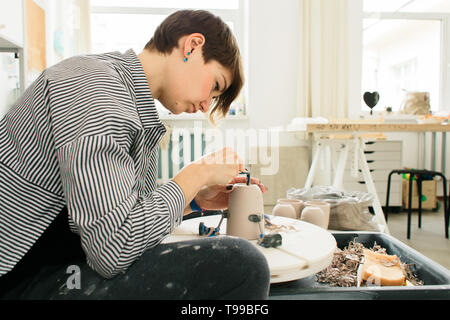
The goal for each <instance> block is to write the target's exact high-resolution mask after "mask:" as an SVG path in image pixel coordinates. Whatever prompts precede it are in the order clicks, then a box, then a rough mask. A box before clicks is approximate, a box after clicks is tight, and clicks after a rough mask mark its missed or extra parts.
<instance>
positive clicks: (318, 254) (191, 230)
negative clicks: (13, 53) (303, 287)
mask: <svg viewBox="0 0 450 320" xmlns="http://www.w3.org/2000/svg"><path fill="white" fill-rule="evenodd" d="M269 217H270V219H271V222H272V223H273V224H275V225H282V226H288V227H290V229H291V230H285V231H277V232H279V233H280V234H281V236H282V238H283V241H282V245H281V246H280V247H278V248H263V247H261V246H260V245H258V244H257V243H256V240H252V241H250V242H252V243H253V244H254V245H255V247H256V248H258V249H259V250H260V251H261V252H262V253H263V254H264V256H265V257H266V259H267V262H268V264H269V269H270V283H278V282H285V281H292V280H297V279H301V278H305V277H308V276H310V275H313V274H315V273H317V272H319V271H321V270H323V269H325V268H326V267H327V266H328V265H329V264H330V263H331V260H332V259H333V253H334V250H335V249H336V240H335V238H334V237H333V235H332V234H331V233H330V232H328V231H327V230H325V229H322V228H320V227H317V226H315V225H313V224H310V223H308V222H304V221H301V220H295V219H289V218H285V217H278V216H276V217H274V216H269ZM220 218H221V216H220V215H214V216H207V217H199V218H194V219H189V220H185V221H183V222H182V223H181V225H179V226H178V227H177V228H175V230H174V231H173V232H172V234H171V235H170V236H169V237H167V238H166V239H164V241H163V243H170V242H179V241H185V240H191V239H198V238H200V237H201V236H199V235H198V226H199V224H200V222H203V223H204V224H205V225H207V226H209V227H216V226H217V225H218V224H219V221H220ZM226 223H227V219H224V221H223V222H222V225H221V227H220V232H221V234H222V235H225V234H226V230H227V228H226ZM285 229H287V228H285ZM268 231H269V230H266V231H265V232H266V233H268ZM202 237H204V236H202Z"/></svg>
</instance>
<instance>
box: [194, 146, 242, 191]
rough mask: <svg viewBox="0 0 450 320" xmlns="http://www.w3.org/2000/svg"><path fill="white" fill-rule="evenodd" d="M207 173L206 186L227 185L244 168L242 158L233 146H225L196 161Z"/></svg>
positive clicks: (195, 163)
mask: <svg viewBox="0 0 450 320" xmlns="http://www.w3.org/2000/svg"><path fill="white" fill-rule="evenodd" d="M194 165H200V166H199V167H200V168H201V170H203V171H204V172H205V173H206V176H207V181H205V185H206V186H214V185H225V184H227V183H228V182H229V181H230V180H232V179H233V177H236V176H237V175H238V174H239V172H240V171H243V170H244V165H243V162H242V160H241V158H240V157H239V156H238V155H237V153H236V152H234V151H233V149H231V148H223V149H222V150H219V151H217V152H213V153H210V154H207V155H205V156H203V157H201V158H200V159H199V160H197V161H195V162H194Z"/></svg>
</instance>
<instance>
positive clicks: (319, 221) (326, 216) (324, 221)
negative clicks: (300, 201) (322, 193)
mask: <svg viewBox="0 0 450 320" xmlns="http://www.w3.org/2000/svg"><path fill="white" fill-rule="evenodd" d="M309 207H313V208H318V209H320V210H321V211H322V214H317V217H312V214H313V212H317V210H315V209H314V210H310V212H308V213H307V214H306V215H305V216H304V212H305V210H306V209H307V208H309ZM301 220H305V221H308V220H310V221H308V222H311V223H313V224H315V225H318V226H320V227H322V228H324V229H328V223H329V221H330V204H329V203H327V202H325V201H319V200H309V201H306V202H305V208H304V209H303V211H302V215H301ZM313 221H314V222H313Z"/></svg>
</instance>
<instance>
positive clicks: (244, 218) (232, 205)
mask: <svg viewBox="0 0 450 320" xmlns="http://www.w3.org/2000/svg"><path fill="white" fill-rule="evenodd" d="M250 215H257V216H259V217H260V221H259V222H253V221H251V220H250V219H249V216H250ZM252 220H254V219H252ZM258 225H259V226H258ZM261 233H264V202H263V196H262V192H261V189H260V188H259V187H258V185H256V184H250V185H247V184H245V183H236V184H235V185H234V187H233V191H232V192H231V193H230V198H229V200H228V218H227V235H229V236H236V237H241V238H244V239H247V240H257V239H259V235H260V234H261Z"/></svg>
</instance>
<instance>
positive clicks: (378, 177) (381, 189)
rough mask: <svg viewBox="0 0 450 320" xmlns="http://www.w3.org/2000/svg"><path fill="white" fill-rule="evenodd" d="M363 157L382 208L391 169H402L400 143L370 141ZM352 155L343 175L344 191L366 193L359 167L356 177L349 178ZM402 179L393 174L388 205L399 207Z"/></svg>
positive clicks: (384, 203) (349, 156) (348, 159)
mask: <svg viewBox="0 0 450 320" xmlns="http://www.w3.org/2000/svg"><path fill="white" fill-rule="evenodd" d="M364 153H365V156H366V159H367V162H368V167H369V169H370V171H371V176H372V180H373V182H374V184H375V188H376V190H377V194H378V198H379V200H380V203H381V205H382V206H384V205H386V192H387V179H388V176H389V173H390V172H391V171H392V170H393V169H400V168H402V141H370V142H367V143H366V149H365V152H364ZM352 160H353V159H352V154H351V153H349V155H348V158H347V164H346V170H345V173H344V179H343V180H344V181H343V185H344V189H345V190H346V191H363V192H367V187H366V185H365V182H364V177H363V174H362V170H361V166H360V165H358V169H359V170H358V176H357V177H352V176H351V165H352ZM401 195H402V178H401V176H399V175H397V174H394V175H392V177H391V192H390V198H389V205H390V206H391V205H392V206H401V200H402V198H401Z"/></svg>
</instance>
